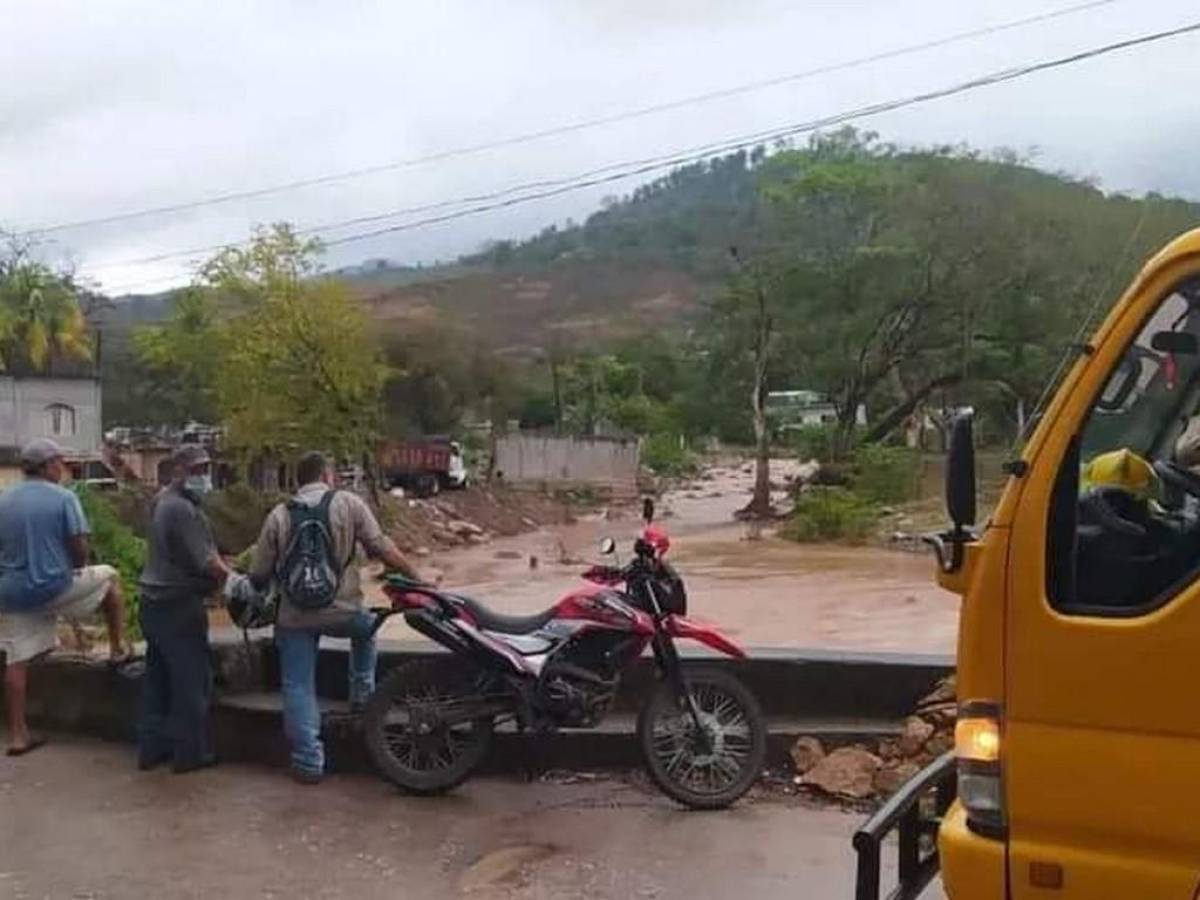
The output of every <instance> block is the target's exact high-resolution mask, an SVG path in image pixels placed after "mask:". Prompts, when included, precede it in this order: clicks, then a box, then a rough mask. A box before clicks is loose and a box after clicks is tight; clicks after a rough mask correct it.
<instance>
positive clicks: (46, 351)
mask: <svg viewBox="0 0 1200 900" xmlns="http://www.w3.org/2000/svg"><path fill="white" fill-rule="evenodd" d="M56 356H57V357H61V358H65V359H78V360H88V359H91V358H92V341H91V337H90V335H89V334H88V330H87V322H86V320H85V319H84V317H83V312H82V310H80V308H79V301H78V298H77V296H76V291H75V285H74V284H73V283H72V281H71V279H70V277H69V276H63V275H59V274H56V273H55V272H53V271H52V270H51V269H50V268H49V267H47V266H44V265H42V264H41V263H37V262H33V261H32V260H29V259H28V258H26V257H23V256H17V257H16V258H14V259H11V260H9V261H7V262H3V261H0V370H5V369H7V368H8V367H9V366H10V365H11V364H12V363H13V362H15V361H17V360H25V361H28V362H29V364H30V365H31V366H32V367H33V368H34V370H36V371H44V370H45V369H46V367H47V366H48V365H49V364H50V361H51V360H52V359H54V358H55V357H56Z"/></svg>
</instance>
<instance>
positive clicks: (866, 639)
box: [384, 466, 958, 653]
mask: <svg viewBox="0 0 1200 900" xmlns="http://www.w3.org/2000/svg"><path fill="white" fill-rule="evenodd" d="M785 472H786V468H784V467H783V466H776V471H775V472H773V475H774V476H775V477H776V478H778V479H780V480H782V477H783V473H785ZM751 477H752V475H751V473H750V471H749V470H747V469H746V468H725V469H718V470H715V471H713V472H710V473H708V474H707V476H706V480H703V481H698V482H696V483H695V484H693V485H690V486H688V487H687V488H685V489H682V490H679V491H675V492H672V493H669V494H668V495H667V496H666V497H665V498H664V500H663V503H662V504H661V507H662V509H661V512H662V519H661V524H662V525H663V526H664V527H665V528H666V529H667V531H668V532H669V533H670V534H671V537H672V541H673V546H672V549H671V553H670V555H669V557H668V558H669V559H671V560H672V561H673V563H674V564H675V566H676V567H677V568H678V569H679V571H680V573H681V574H682V575H683V577H684V579H685V580H686V582H687V586H688V596H689V604H690V610H689V612H690V614H691V615H692V616H694V617H696V618H701V619H706V620H709V621H712V622H715V623H718V624H720V625H721V626H722V627H723V628H724V629H725V630H726V631H727V632H728V633H729V634H731V635H733V636H734V637H736V638H737V639H738V640H739V641H741V642H742V643H744V644H746V645H748V646H751V647H772V646H774V647H812V648H829V649H845V650H888V651H899V652H914V653H952V652H953V651H954V641H955V633H956V629H957V624H958V601H957V598H955V597H954V596H952V595H950V594H947V593H945V592H943V591H941V590H940V589H939V588H938V587H937V586H936V585H935V584H934V581H933V575H934V569H933V561H932V560H931V559H930V558H929V557H926V556H918V555H914V554H910V553H902V552H893V551H887V550H880V549H877V548H870V547H840V546H825V545H800V544H794V543H791V542H788V541H783V540H781V539H779V538H776V537H774V536H773V535H772V534H770V533H769V532H765V533H763V534H761V535H756V534H754V533H752V529H750V528H749V527H747V526H745V525H741V524H736V523H733V521H732V516H733V513H734V511H735V510H737V509H738V508H740V507H741V506H744V505H745V504H746V502H747V501H748V499H749V490H750V483H751ZM776 499H777V501H778V502H780V503H782V502H784V498H783V496H782V494H780V495H777V496H776ZM640 527H641V523H640V522H639V521H638V520H637V518H636V510H608V511H602V512H601V513H599V514H597V515H595V516H591V517H589V518H587V519H584V520H582V521H580V522H577V523H575V524H573V525H570V526H565V527H559V528H554V529H545V530H542V531H538V532H533V533H531V534H526V535H521V536H519V537H514V538H505V539H501V540H496V541H493V542H490V543H488V544H484V545H481V546H477V547H471V548H469V549H465V550H459V551H453V552H450V553H446V554H442V555H440V556H438V557H436V558H435V559H433V560H431V566H432V567H436V568H437V569H438V570H440V571H441V572H442V573H443V576H444V584H445V585H447V586H449V587H453V588H454V589H455V590H459V591H461V592H463V593H467V594H470V595H472V596H474V597H476V598H478V599H479V600H481V601H483V602H485V603H487V604H489V605H491V606H493V607H495V608H496V609H497V610H500V611H503V612H509V613H529V612H536V611H537V610H540V609H543V608H545V607H547V606H550V605H552V604H553V603H554V602H555V601H556V600H557V599H558V598H559V597H561V596H562V595H563V594H564V593H566V592H567V591H568V590H570V589H571V588H573V587H574V586H576V585H577V584H578V583H579V580H580V579H579V572H580V571H582V569H584V568H585V567H586V565H587V564H588V563H589V562H592V561H598V554H597V552H596V550H595V548H596V547H597V545H598V543H599V540H600V539H601V538H602V537H605V536H612V537H614V538H615V539H616V540H617V542H618V546H619V547H620V548H621V552H622V554H623V558H628V554H629V548H630V546H631V545H632V541H633V538H634V536H635V535H636V534H637V532H638V530H639V528H640ZM384 636H385V637H393V638H414V637H416V635H414V634H413V633H412V632H411V631H410V630H409V629H408V628H407V626H405V625H404V623H403V622H402V621H400V620H399V619H394V620H392V621H391V622H390V623H389V624H388V626H387V627H386V629H385V631H384Z"/></svg>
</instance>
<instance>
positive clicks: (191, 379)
mask: <svg viewBox="0 0 1200 900" xmlns="http://www.w3.org/2000/svg"><path fill="white" fill-rule="evenodd" d="M226 337H227V335H226V333H225V332H224V330H223V329H222V326H221V322H220V320H219V317H218V310H217V304H216V299H215V298H214V296H213V295H212V294H211V292H208V291H205V290H203V289H201V288H198V287H191V288H187V289H185V290H183V291H180V292H179V293H177V294H176V295H175V297H174V298H173V307H172V311H171V317H170V319H169V320H168V321H167V322H166V324H164V325H158V326H148V327H144V328H139V329H136V330H135V331H134V333H133V347H134V352H135V354H136V359H137V361H138V362H139V363H140V364H141V370H142V377H143V379H144V381H145V384H146V387H147V388H149V391H148V392H147V393H148V394H149V396H147V398H146V400H147V402H148V405H150V406H152V407H156V408H157V411H158V412H159V413H160V414H161V415H162V416H163V418H164V419H165V421H167V422H175V423H182V422H186V421H188V420H189V419H195V420H199V421H213V420H214V419H215V418H216V415H217V380H218V376H219V374H220V372H221V368H222V366H223V364H224V354H225V350H226Z"/></svg>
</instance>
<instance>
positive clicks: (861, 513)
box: [779, 487, 879, 543]
mask: <svg viewBox="0 0 1200 900" xmlns="http://www.w3.org/2000/svg"><path fill="white" fill-rule="evenodd" d="M878 516H879V510H878V508H877V507H876V506H875V505H874V504H873V503H871V502H870V501H867V500H864V499H863V498H861V497H859V496H857V495H856V494H854V493H853V492H852V491H849V490H846V488H841V487H820V488H811V489H809V490H807V491H805V492H804V493H803V494H801V495H800V497H799V498H798V499H797V500H796V508H795V510H794V511H793V513H792V517H791V519H790V520H788V522H787V523H786V524H785V525H784V526H783V528H781V529H780V532H779V533H780V535H781V536H782V537H785V538H787V539H788V540H792V541H799V542H801V543H811V542H814V541H850V542H858V541H862V540H865V539H866V538H867V537H868V536H869V535H870V533H871V530H872V529H873V528H874V527H875V522H876V520H877V519H878Z"/></svg>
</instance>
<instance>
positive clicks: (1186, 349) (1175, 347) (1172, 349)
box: [1150, 331, 1200, 356]
mask: <svg viewBox="0 0 1200 900" xmlns="http://www.w3.org/2000/svg"><path fill="white" fill-rule="evenodd" d="M1198 344H1200V342H1198V341H1197V340H1196V336H1195V335H1194V334H1192V333H1191V332H1188V331H1158V332H1155V334H1154V336H1153V337H1152V338H1150V346H1151V347H1152V348H1154V349H1155V350H1157V351H1158V352H1159V353H1170V354H1172V355H1174V356H1195V355H1196V354H1197V353H1200V346H1198Z"/></svg>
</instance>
